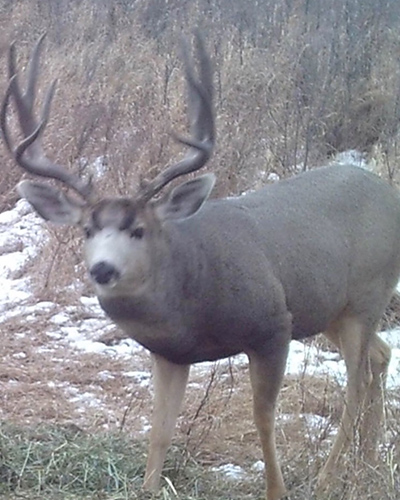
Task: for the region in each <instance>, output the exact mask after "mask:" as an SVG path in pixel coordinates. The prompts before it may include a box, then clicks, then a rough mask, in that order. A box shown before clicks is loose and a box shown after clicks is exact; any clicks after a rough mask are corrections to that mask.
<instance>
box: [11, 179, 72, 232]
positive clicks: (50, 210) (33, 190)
mask: <svg viewBox="0 0 400 500" xmlns="http://www.w3.org/2000/svg"><path fill="white" fill-rule="evenodd" d="M17 189H18V192H19V194H20V195H21V196H22V197H23V198H25V199H26V200H27V201H29V203H30V204H31V205H32V206H33V208H34V209H35V211H36V212H37V213H38V214H39V215H40V216H41V217H43V219H45V220H48V221H51V222H54V223H56V224H69V225H77V224H78V223H79V221H80V220H81V218H82V208H81V207H80V206H79V205H78V204H76V203H74V202H73V201H72V200H70V199H69V198H67V197H66V196H65V194H64V193H63V192H62V191H60V190H59V189H57V188H55V187H53V186H50V185H48V184H42V183H39V182H31V181H22V182H20V183H19V184H18V186H17Z"/></svg>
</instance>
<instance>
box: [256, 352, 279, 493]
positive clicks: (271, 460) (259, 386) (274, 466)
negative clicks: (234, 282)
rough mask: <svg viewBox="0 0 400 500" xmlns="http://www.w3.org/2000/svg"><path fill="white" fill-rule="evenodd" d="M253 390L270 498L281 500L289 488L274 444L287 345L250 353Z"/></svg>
mask: <svg viewBox="0 0 400 500" xmlns="http://www.w3.org/2000/svg"><path fill="white" fill-rule="evenodd" d="M248 356H249V362H250V380H251V385H252V389H253V405H254V406H253V407H254V421H255V424H256V427H257V430H258V433H259V436H260V441H261V446H262V451H263V455H264V463H265V469H266V485H267V500H278V499H280V498H282V497H283V496H284V495H285V492H286V489H285V485H284V482H283V477H282V473H281V469H280V467H279V463H278V458H277V453H276V446H275V406H276V400H277V397H278V394H279V390H280V387H281V384H282V379H283V375H284V371H285V364H286V358H287V346H284V347H283V348H282V349H279V350H276V351H275V352H274V353H273V354H272V355H268V356H263V355H261V354H260V353H254V352H253V353H248Z"/></svg>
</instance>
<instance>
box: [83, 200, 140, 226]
mask: <svg viewBox="0 0 400 500" xmlns="http://www.w3.org/2000/svg"><path fill="white" fill-rule="evenodd" d="M138 215H139V210H138V209H137V207H136V205H135V203H134V202H133V201H132V200H129V199H126V198H114V199H106V200H102V201H100V202H99V203H97V205H96V206H95V207H94V208H93V211H92V213H91V220H92V223H93V224H94V226H95V227H96V228H98V229H103V228H106V227H114V228H117V229H119V230H121V231H123V230H124V229H128V228H129V227H131V226H132V225H133V224H134V223H135V222H137V219H138Z"/></svg>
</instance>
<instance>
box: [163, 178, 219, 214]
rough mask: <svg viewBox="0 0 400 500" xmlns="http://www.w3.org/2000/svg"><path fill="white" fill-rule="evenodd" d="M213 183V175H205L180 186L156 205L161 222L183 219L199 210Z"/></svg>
mask: <svg viewBox="0 0 400 500" xmlns="http://www.w3.org/2000/svg"><path fill="white" fill-rule="evenodd" d="M214 183H215V175H214V174H206V175H202V176H201V177H196V179H192V180H190V181H187V182H184V183H183V184H180V185H179V186H177V187H176V188H174V189H172V191H171V192H170V193H169V194H168V195H167V196H166V197H165V198H164V199H163V200H162V201H161V202H160V203H159V204H158V206H157V208H156V211H157V214H158V216H159V217H160V219H161V220H169V219H185V218H187V217H190V216H191V215H194V214H195V213H196V212H198V211H199V210H200V208H201V207H202V205H203V203H204V202H205V201H206V200H207V198H208V197H209V195H210V193H211V190H212V188H213V187H214Z"/></svg>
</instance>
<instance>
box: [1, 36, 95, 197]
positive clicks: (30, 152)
mask: <svg viewBox="0 0 400 500" xmlns="http://www.w3.org/2000/svg"><path fill="white" fill-rule="evenodd" d="M44 37H45V35H42V36H41V37H40V38H39V40H38V42H37V43H36V45H35V47H34V49H33V51H32V56H31V58H30V61H29V68H28V71H27V73H28V76H27V85H26V91H25V92H22V91H21V88H20V85H19V82H18V76H17V72H16V64H15V46H14V44H11V46H10V50H9V58H8V72H9V79H10V80H9V84H8V87H7V90H6V94H5V97H4V99H3V102H2V105H1V110H0V127H1V131H2V134H3V140H4V142H5V144H6V147H7V149H8V150H9V151H10V153H11V155H12V156H13V157H14V159H15V161H16V162H17V163H18V165H19V166H20V167H22V168H23V169H24V170H26V171H27V172H29V173H31V174H34V175H39V176H41V177H48V178H51V179H56V180H58V181H61V182H62V183H64V184H65V185H66V186H68V187H70V188H72V189H73V190H75V191H76V192H77V193H78V194H80V195H81V196H82V197H83V198H84V199H86V198H88V197H89V195H90V193H91V191H92V186H91V183H90V182H85V181H83V180H82V179H81V178H80V177H78V176H76V175H74V174H73V173H71V172H68V170H66V169H65V168H64V167H62V166H61V165H57V164H55V163H53V162H52V161H51V160H49V159H48V158H47V157H46V156H45V155H44V152H43V149H42V145H41V142H40V137H41V135H42V133H43V131H44V129H45V127H46V125H47V122H48V118H49V114H50V107H51V101H52V99H53V96H54V92H55V86H56V81H53V83H52V84H51V85H50V87H49V88H48V90H47V93H46V97H45V100H44V103H43V108H42V113H41V116H40V120H39V122H38V121H37V120H36V119H35V117H34V114H33V105H34V100H35V90H36V83H37V79H38V75H39V58H40V51H41V48H42V42H43V40H44ZM11 97H13V99H14V102H15V105H16V110H17V115H18V121H19V124H20V127H21V130H22V133H23V136H24V139H23V140H22V141H21V142H20V143H19V144H18V145H17V146H16V147H15V148H13V146H12V141H11V138H10V133H9V130H8V125H7V109H8V106H9V104H10V99H11Z"/></svg>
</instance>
